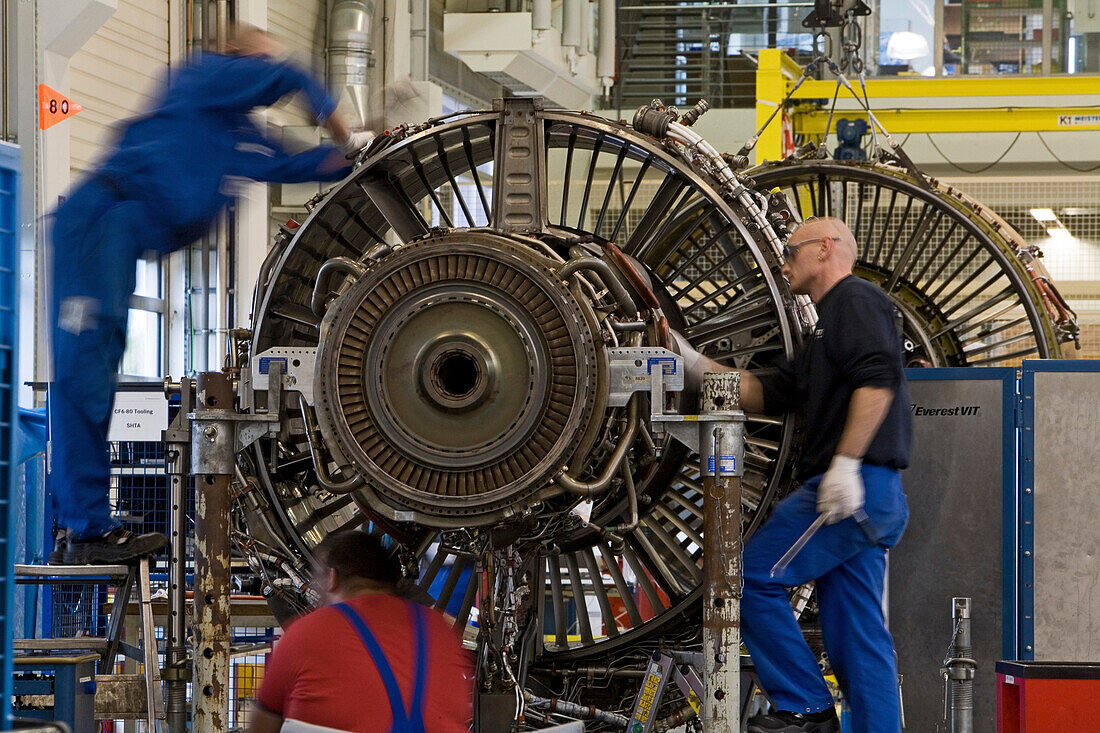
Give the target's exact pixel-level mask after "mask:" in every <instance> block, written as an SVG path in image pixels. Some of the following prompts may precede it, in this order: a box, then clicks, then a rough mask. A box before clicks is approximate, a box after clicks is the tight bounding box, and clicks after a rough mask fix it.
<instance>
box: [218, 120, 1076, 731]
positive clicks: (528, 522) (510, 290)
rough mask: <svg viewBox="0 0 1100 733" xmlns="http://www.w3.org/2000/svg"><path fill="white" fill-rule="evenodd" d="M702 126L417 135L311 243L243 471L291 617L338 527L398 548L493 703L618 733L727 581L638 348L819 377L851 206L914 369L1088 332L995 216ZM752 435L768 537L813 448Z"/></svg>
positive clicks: (432, 130)
mask: <svg viewBox="0 0 1100 733" xmlns="http://www.w3.org/2000/svg"><path fill="white" fill-rule="evenodd" d="M701 111H705V109H702V108H699V109H697V110H693V111H692V112H690V113H689V114H688V115H685V116H684V117H680V116H679V115H678V113H677V112H676V111H675V110H673V109H666V108H664V107H662V106H661V105H660V104H658V103H654V104H651V105H649V106H647V107H643V108H641V109H639V110H638V113H637V114H636V116H635V118H634V121H633V125H630V124H626V123H625V122H623V121H620V122H614V121H610V120H606V119H603V118H601V117H597V116H594V115H591V114H586V113H577V112H567V111H560V110H548V109H543V108H542V106H541V105H540V104H539V102H538V101H537V100H529V99H527V100H506V101H503V102H499V103H498V104H497V105H496V106H495V107H494V109H492V110H486V111H472V112H466V113H460V114H458V115H452V116H449V117H445V118H439V119H434V120H430V121H428V122H426V123H423V124H419V125H411V126H403V127H401V128H398V129H396V130H393V131H390V133H389V134H387V135H385V136H383V137H381V138H379V139H377V140H376V141H375V142H374V143H372V145H370V146H369V147H368V148H367V149H366V150H365V151H363V152H362V154H361V155H360V157H359V160H358V161H357V166H356V168H355V171H354V172H353V173H352V174H351V175H350V176H349V177H348V178H347V179H346V180H344V181H343V182H341V183H340V184H338V185H337V186H335V187H334V188H332V189H331V190H329V191H327V192H325V193H324V194H323V195H320V196H318V197H317V198H315V199H314V200H313V201H311V202H310V204H309V206H308V209H309V215H308V217H307V218H306V219H305V220H304V221H302V222H301V223H300V224H298V223H296V222H291V223H289V224H288V225H287V226H286V227H284V229H283V231H282V232H281V234H280V236H279V238H278V241H277V242H276V246H275V247H274V248H273V250H272V251H271V254H270V256H269V257H268V259H267V261H266V262H265V263H264V266H263V268H262V270H261V274H260V280H259V284H258V287H257V291H256V296H255V306H254V320H253V323H252V324H251V328H250V329H249V330H247V331H245V330H242V331H238V332H235V334H234V335H235V343H234V347H233V354H232V355H231V356H232V361H233V364H232V365H233V366H234V367H235V368H237V369H239V370H240V405H239V407H240V409H242V410H244V411H251V412H259V411H268V412H277V414H278V415H279V416H280V429H279V434H278V435H277V436H276V437H267V438H263V439H261V440H259V441H257V442H256V443H255V444H254V445H253V446H252V447H250V448H249V449H248V450H247V451H245V452H243V453H242V454H240V455H239V457H238V464H239V469H240V471H239V473H238V481H237V495H236V499H235V525H234V526H235V529H234V540H235V542H236V545H237V547H238V549H239V550H240V552H241V553H242V554H243V555H244V556H245V557H247V558H248V560H249V562H250V564H251V566H252V567H253V569H254V570H255V572H256V574H257V575H258V576H259V577H260V578H262V581H263V586H264V593H265V594H266V595H267V596H268V597H269V599H270V601H271V603H272V606H273V608H275V609H276V611H277V613H280V614H291V613H294V612H298V611H303V610H307V609H308V608H309V607H310V605H311V603H312V602H313V597H312V595H311V592H310V588H309V583H308V578H309V572H308V569H309V562H310V556H311V551H312V549H313V548H314V547H316V545H317V544H318V543H319V542H320V541H321V540H322V539H323V538H324V537H325V536H326V535H327V534H329V533H331V532H334V531H338V530H341V529H348V528H355V527H362V528H365V529H368V530H369V531H372V532H377V533H379V534H384V535H386V536H388V538H389V540H390V541H391V542H392V546H393V547H394V551H395V552H396V553H397V554H398V555H399V556H400V557H401V559H402V561H403V563H404V565H405V568H406V574H407V575H408V576H409V578H410V583H411V584H412V585H413V586H414V587H413V588H410V592H419V593H420V595H421V597H423V598H425V599H429V602H431V603H433V604H434V605H435V607H436V608H438V609H440V610H445V611H447V612H448V613H449V614H450V615H451V616H452V617H453V618H454V623H455V624H456V626H458V627H459V628H464V629H467V631H468V635H469V636H470V638H472V636H473V634H474V633H475V631H474V624H475V622H476V625H477V629H478V631H477V632H476V633H480V634H481V638H482V642H483V643H481V644H479V674H480V680H481V682H480V684H481V685H482V687H481V691H482V692H483V693H484V694H487V695H488V694H500V695H505V696H508V695H513V694H514V695H515V704H516V706H517V708H519V707H523V706H525V705H527V704H532V705H535V702H537V701H538V700H542V699H545V698H551V697H560V698H562V699H563V700H566V701H572V702H574V703H581V702H583V703H584V704H585V705H591V706H593V707H592V708H591V717H594V718H595V719H596V720H597V721H603V723H602V724H604V725H608V726H610V727H611V728H614V727H615V726H616V725H618V724H619V723H620V720H619V717H617V716H620V717H621V716H622V715H623V714H624V709H623V705H627V706H629V702H626V703H624V702H623V700H624V699H627V697H628V693H629V691H630V690H632V689H634V688H635V687H636V685H637V682H638V678H639V676H640V675H639V673H638V671H639V669H644V664H645V660H646V658H647V655H648V654H649V652H650V651H652V650H653V649H655V648H657V647H661V648H664V649H671V650H674V651H677V653H683V654H690V652H691V650H692V649H693V648H695V647H696V646H697V645H698V638H699V616H700V611H699V601H700V596H701V591H700V583H701V580H702V562H703V557H702V546H703V541H702V531H703V529H702V528H703V511H702V506H703V497H702V486H701V478H700V470H699V465H698V459H697V457H696V456H695V455H694V454H692V453H690V452H689V451H688V450H687V449H686V448H684V447H683V446H682V445H680V444H679V443H676V442H674V441H672V440H671V439H669V438H667V437H665V436H664V434H663V433H661V432H660V431H659V430H656V429H655V427H654V426H653V425H651V424H650V421H649V419H648V416H649V415H650V414H651V409H652V407H653V406H652V405H650V404H649V395H648V393H644V392H633V393H632V392H630V391H629V390H625V391H624V389H623V385H622V384H621V383H622V382H623V381H624V380H625V381H626V382H629V381H630V379H632V377H631V371H630V369H629V366H630V365H629V364H627V365H626V368H624V367H623V364H622V354H623V353H626V352H624V351H622V350H623V349H626V348H628V347H629V348H631V349H650V350H652V353H653V355H654V356H655V357H656V356H659V355H660V354H662V353H664V352H663V351H661V350H662V349H668V348H671V346H672V344H671V342H670V338H669V330H670V329H676V330H677V331H679V332H681V333H683V334H684V335H685V336H686V337H687V338H688V339H689V340H690V341H691V342H692V344H693V345H694V346H695V347H696V348H698V349H700V350H701V351H703V352H705V353H707V354H708V355H711V356H713V357H714V358H716V359H719V360H720V361H722V362H724V363H727V364H731V365H736V366H738V367H743V368H751V369H767V368H769V367H771V366H772V365H773V364H774V362H775V360H776V359H777V358H778V357H783V356H790V355H792V354H793V352H794V350H795V349H796V348H797V347H798V345H799V344H800V342H801V339H802V337H803V334H804V333H805V332H806V331H807V330H808V329H809V328H810V327H812V325H813V323H814V321H815V314H814V311H813V307H812V305H811V304H810V303H809V302H808V301H807V300H805V299H804V298H802V297H795V296H793V295H792V294H791V293H790V291H789V289H788V287H787V284H786V282H785V281H784V279H783V278H782V276H781V275H780V274H779V267H780V265H781V263H782V255H781V251H782V245H783V243H784V242H785V241H786V238H787V235H788V231H789V228H790V227H792V226H793V225H794V224H795V223H796V222H797V221H798V220H799V219H800V218H801V217H802V216H804V215H805V216H809V215H812V214H823V213H829V214H833V215H838V216H842V217H843V218H846V219H847V220H848V221H849V223H850V224H852V225H853V230H854V231H855V232H856V234H857V238H858V239H859V241H860V243H861V259H860V266H861V268H862V271H861V274H864V275H867V276H870V277H871V279H872V280H874V281H875V282H877V283H879V284H880V285H881V286H882V287H883V288H884V289H885V290H886V291H887V292H888V293H889V294H890V295H891V297H893V298H894V299H895V301H896V302H897V303H898V305H899V309H900V310H901V312H902V313H903V315H904V316H905V318H906V324H907V327H906V334H907V348H909V350H910V351H911V361H912V362H913V363H914V364H923V363H927V364H936V365H939V364H973V363H994V362H998V363H1007V362H1009V361H1011V360H1012V359H1018V358H1019V356H1020V354H1022V353H1031V354H1036V353H1037V354H1038V355H1040V356H1047V355H1051V354H1052V353H1053V352H1054V351H1056V350H1057V348H1058V347H1059V344H1060V342H1061V341H1065V340H1067V339H1069V338H1071V337H1072V335H1073V326H1074V324H1073V322H1072V317H1071V313H1070V312H1069V311H1068V309H1064V308H1063V306H1064V303H1062V302H1061V300H1060V298H1058V297H1057V295H1056V291H1054V290H1053V286H1052V285H1049V279H1047V278H1045V276H1043V274H1042V273H1041V272H1040V271H1039V270H1038V269H1036V268H1038V262H1037V260H1036V256H1037V253H1036V252H1034V251H1032V250H1028V249H1027V248H1026V247H1024V246H1023V245H1022V239H1020V238H1019V237H1018V235H1015V236H1014V235H1013V233H1012V232H1011V230H1010V229H1009V228H1008V227H1007V225H1003V222H1000V221H999V220H996V219H995V218H994V217H993V216H992V215H991V214H990V213H989V212H988V211H987V210H985V209H984V207H981V206H980V205H977V204H973V202H970V201H968V200H965V199H964V198H962V197H960V196H959V195H958V194H956V193H955V192H954V191H952V190H947V189H945V188H944V187H942V186H938V185H936V184H934V183H929V182H928V181H927V180H925V179H917V178H915V177H914V176H913V175H912V174H909V173H906V172H905V171H903V170H902V169H900V168H896V167H894V166H891V165H886V164H865V165H843V164H839V163H831V162H828V161H817V160H810V161H800V160H790V161H786V162H784V163H782V164H771V165H769V166H765V167H763V168H760V169H752V170H750V171H748V172H747V173H744V172H739V170H738V164H739V163H741V162H743V161H738V160H736V159H735V157H734V156H725V155H722V154H721V153H719V152H718V151H717V150H715V149H714V148H713V147H712V146H711V145H710V144H709V143H707V142H706V141H705V140H704V139H702V138H701V137H700V136H699V135H698V134H697V133H695V131H694V130H693V129H692V128H691V123H692V122H694V119H695V118H696V117H697V116H698V114H700V113H701ZM887 209H888V210H889V212H890V213H886V211H887ZM1048 286H1049V287H1048ZM975 292H977V293H978V295H979V296H980V298H979V299H978V301H977V302H974V301H973V299H971V302H972V306H965V305H959V303H960V302H962V300H963V299H965V298H966V297H967V296H970V295H973V294H974V293H975ZM983 339H984V340H983ZM630 353H632V354H637V353H638V352H637V351H631V352H630ZM642 366H643V365H642V364H641V361H640V360H639V363H638V364H637V367H642ZM273 386H275V387H276V388H275V389H272V387H273ZM272 400H274V402H273V403H272ZM659 407H662V408H663V409H665V410H672V411H679V412H681V413H684V414H690V413H693V412H694V411H695V395H693V394H691V393H690V391H685V392H681V393H672V395H671V396H670V397H669V398H668V402H667V404H664V405H661V406H659ZM745 436H746V451H745V473H744V477H743V513H744V528H743V529H744V531H745V533H746V534H748V533H751V532H752V531H753V529H754V528H755V527H756V526H757V524H758V523H759V522H760V521H762V519H763V518H764V516H765V515H766V513H767V510H768V508H769V507H770V506H771V504H772V503H773V502H774V501H775V500H776V499H777V498H778V497H780V496H782V495H783V494H784V493H785V492H786V491H787V490H788V488H789V484H790V481H791V478H790V466H791V464H792V462H793V458H794V457H795V455H796V454H797V450H798V441H799V438H798V433H797V431H796V425H795V424H794V422H793V419H788V418H774V417H766V416H762V415H749V416H748V421H747V423H746V429H745ZM808 597H809V596H808V593H807V592H806V591H796V592H795V593H794V597H793V601H794V603H795V607H796V609H798V610H801V609H802V608H803V607H804V606H805V605H806V603H807V599H808ZM639 665H640V666H639ZM578 670H581V671H578ZM524 690H526V694H527V698H526V699H525V698H524V695H523V693H524ZM668 698H669V702H668V703H667V705H666V707H665V709H664V710H663V713H662V714H663V715H667V716H674V715H676V714H679V713H678V712H677V711H678V710H681V709H682V708H683V705H684V701H683V700H680V701H677V700H676V699H675V695H669V696H668ZM597 708H598V709H597ZM578 709H579V708H578ZM597 713H599V715H597ZM601 716H603V717H601ZM546 717H547V720H548V719H549V716H546ZM538 719H539V718H538V715H537V714H534V713H533V714H532V715H531V716H528V718H527V720H528V722H529V723H530V724H534V721H537V720H538ZM670 719H671V718H670ZM624 720H625V719H624Z"/></svg>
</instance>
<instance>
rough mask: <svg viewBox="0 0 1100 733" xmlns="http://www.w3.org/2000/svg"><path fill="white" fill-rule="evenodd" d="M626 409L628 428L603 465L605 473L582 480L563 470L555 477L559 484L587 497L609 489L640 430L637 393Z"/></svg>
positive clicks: (573, 492)
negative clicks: (588, 479)
mask: <svg viewBox="0 0 1100 733" xmlns="http://www.w3.org/2000/svg"><path fill="white" fill-rule="evenodd" d="M626 409H627V413H626V430H625V431H624V432H623V435H622V437H621V438H619V442H618V444H617V445H616V446H615V450H614V452H612V454H611V458H610V459H609V460H608V461H607V465H605V466H604V467H603V473H601V474H600V476H599V477H598V478H597V479H596V480H595V481H580V480H579V479H576V478H574V477H573V476H570V475H569V473H568V472H567V471H564V470H563V471H561V472H560V473H559V474H558V475H557V476H555V477H554V481H556V482H557V484H558V486H561V487H562V488H563V489H565V490H566V491H568V492H569V493H570V494H577V495H580V496H587V497H592V496H595V495H596V494H601V493H603V492H604V491H606V490H607V487H608V486H610V485H611V479H612V478H614V476H615V472H616V471H618V470H619V466H620V465H621V464H622V462H623V459H624V458H626V452H627V451H628V450H630V446H631V445H632V444H633V443H634V434H635V433H636V432H637V431H638V402H637V395H636V394H635V395H634V396H632V397H631V398H630V402H629V403H627V408H626Z"/></svg>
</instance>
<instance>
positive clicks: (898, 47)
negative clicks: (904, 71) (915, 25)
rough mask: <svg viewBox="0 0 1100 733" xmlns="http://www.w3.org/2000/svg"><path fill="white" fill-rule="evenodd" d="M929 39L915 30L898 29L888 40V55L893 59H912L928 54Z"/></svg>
mask: <svg viewBox="0 0 1100 733" xmlns="http://www.w3.org/2000/svg"><path fill="white" fill-rule="evenodd" d="M928 53H929V51H928V39H927V38H925V37H924V36H922V35H921V34H919V33H914V32H913V31H898V32H897V33H893V34H891V35H890V40H889V41H887V42H886V55H887V56H889V57H890V58H893V59H901V60H902V61H910V60H912V59H919V58H920V57H921V56H927V55H928Z"/></svg>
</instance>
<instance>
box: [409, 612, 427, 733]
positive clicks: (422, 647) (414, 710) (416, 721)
mask: <svg viewBox="0 0 1100 733" xmlns="http://www.w3.org/2000/svg"><path fill="white" fill-rule="evenodd" d="M409 605H410V606H411V607H412V612H413V617H414V619H415V621H416V624H415V626H416V684H415V685H414V691H413V699H412V706H411V707H410V709H409V718H408V720H409V733H425V725H424V688H425V687H427V681H428V633H427V627H428V624H427V618H426V616H425V614H426V613H427V611H426V610H425V609H424V607H423V606H421V605H420V604H419V603H411V604H409Z"/></svg>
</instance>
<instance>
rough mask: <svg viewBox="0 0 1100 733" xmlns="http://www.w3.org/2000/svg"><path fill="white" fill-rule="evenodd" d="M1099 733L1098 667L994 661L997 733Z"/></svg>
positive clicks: (1099, 694)
mask: <svg viewBox="0 0 1100 733" xmlns="http://www.w3.org/2000/svg"><path fill="white" fill-rule="evenodd" d="M1071 731H1072V733H1100V663H1096V664H1089V663H1087V662H997V733H1070V732H1071Z"/></svg>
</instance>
